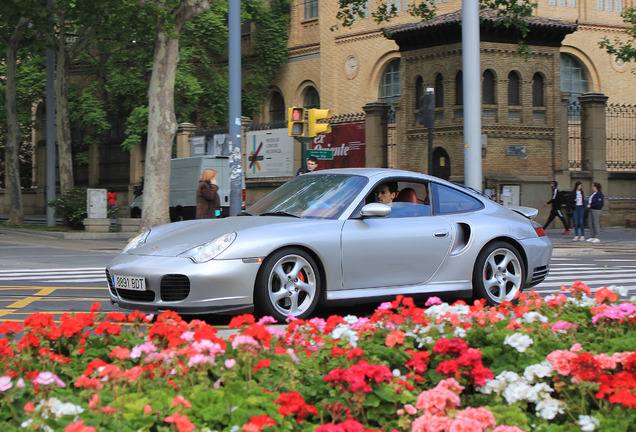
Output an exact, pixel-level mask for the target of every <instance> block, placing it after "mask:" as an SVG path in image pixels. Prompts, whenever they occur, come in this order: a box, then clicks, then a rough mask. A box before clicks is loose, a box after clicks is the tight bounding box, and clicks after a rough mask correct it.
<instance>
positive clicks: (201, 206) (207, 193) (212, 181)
mask: <svg viewBox="0 0 636 432" xmlns="http://www.w3.org/2000/svg"><path fill="white" fill-rule="evenodd" d="M216 174H217V171H216V170H213V169H212V168H206V169H205V170H204V171H203V173H202V174H201V178H200V179H199V186H198V187H197V211H196V218H197V219H211V218H214V217H217V216H219V215H220V209H221V200H220V198H219V193H218V191H219V186H218V185H217V184H216Z"/></svg>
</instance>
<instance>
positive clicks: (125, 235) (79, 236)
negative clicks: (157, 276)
mask: <svg viewBox="0 0 636 432" xmlns="http://www.w3.org/2000/svg"><path fill="white" fill-rule="evenodd" d="M0 232H17V233H21V234H30V235H34V236H41V237H51V238H58V239H65V240H128V239H131V238H133V237H134V236H136V235H137V234H136V233H134V232H112V233H92V232H62V231H32V230H24V229H14V228H1V227H0Z"/></svg>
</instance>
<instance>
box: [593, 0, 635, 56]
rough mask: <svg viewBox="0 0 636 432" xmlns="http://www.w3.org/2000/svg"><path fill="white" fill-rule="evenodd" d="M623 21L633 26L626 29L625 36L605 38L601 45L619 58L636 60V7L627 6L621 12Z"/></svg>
mask: <svg viewBox="0 0 636 432" xmlns="http://www.w3.org/2000/svg"><path fill="white" fill-rule="evenodd" d="M621 16H622V17H623V21H625V23H626V24H627V25H629V26H631V27H628V28H627V29H626V30H625V36H626V37H625V38H622V39H619V38H615V39H614V41H613V42H612V41H610V40H609V39H608V38H607V37H605V38H603V40H602V41H601V42H599V45H600V46H601V48H605V49H606V50H607V52H608V53H609V54H613V55H615V56H616V58H617V59H618V60H623V61H624V62H630V61H635V60H636V8H635V7H631V8H627V9H625V10H624V11H623V13H622V14H621Z"/></svg>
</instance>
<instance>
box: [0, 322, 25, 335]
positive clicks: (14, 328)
mask: <svg viewBox="0 0 636 432" xmlns="http://www.w3.org/2000/svg"><path fill="white" fill-rule="evenodd" d="M21 331H22V326H21V325H20V324H19V323H17V322H15V321H4V322H3V323H2V324H0V334H7V333H10V332H11V333H19V332H21Z"/></svg>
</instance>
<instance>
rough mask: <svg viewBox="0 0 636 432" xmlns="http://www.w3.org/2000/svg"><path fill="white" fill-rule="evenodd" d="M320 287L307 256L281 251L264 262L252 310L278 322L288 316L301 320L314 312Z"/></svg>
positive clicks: (311, 259)
mask: <svg viewBox="0 0 636 432" xmlns="http://www.w3.org/2000/svg"><path fill="white" fill-rule="evenodd" d="M321 287H322V285H321V278H320V271H319V270H318V266H317V265H316V262H315V261H314V259H313V258H312V257H311V256H310V255H309V254H308V253H307V252H305V251H303V250H302V249H298V248H285V249H281V250H279V251H276V252H274V253H273V254H272V255H270V256H269V257H267V259H265V261H264V262H263V265H262V267H261V269H260V271H259V273H258V276H257V277H256V285H255V287H254V308H255V310H256V312H257V314H258V315H260V316H266V315H269V316H272V317H274V318H275V319H276V320H278V321H279V322H285V320H286V319H287V317H288V316H290V315H291V316H294V317H296V318H299V319H305V318H307V317H309V316H311V314H312V313H313V312H314V310H315V309H316V305H317V304H318V301H319V299H320V295H321V289H322V288H321Z"/></svg>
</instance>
